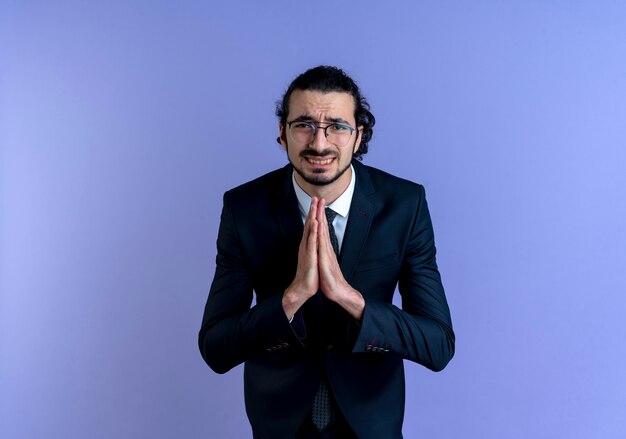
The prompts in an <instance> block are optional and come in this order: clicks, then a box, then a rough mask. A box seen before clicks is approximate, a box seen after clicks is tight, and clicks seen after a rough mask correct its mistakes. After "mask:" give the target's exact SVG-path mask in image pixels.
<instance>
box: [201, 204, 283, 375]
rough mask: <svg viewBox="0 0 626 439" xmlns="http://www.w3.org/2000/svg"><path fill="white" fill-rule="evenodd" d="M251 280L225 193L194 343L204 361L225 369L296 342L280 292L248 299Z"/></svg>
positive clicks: (214, 367)
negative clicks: (211, 270) (254, 301)
mask: <svg viewBox="0 0 626 439" xmlns="http://www.w3.org/2000/svg"><path fill="white" fill-rule="evenodd" d="M252 294H253V287H252V279H251V275H250V269H249V267H248V266H247V263H246V260H245V257H244V253H243V249H242V245H241V242H240V238H239V236H238V233H237V228H236V223H235V220H234V218H233V214H232V210H231V208H230V203H229V197H228V192H227V193H226V194H225V195H224V207H223V209H222V216H221V221H220V227H219V233H218V238H217V257H216V269H215V277H214V278H213V283H212V284H211V289H210V292H209V297H208V299H207V303H206V306H205V310H204V316H203V319H202V327H201V329H200V333H199V337H198V343H199V347H200V352H201V354H202V357H203V358H204V360H205V361H206V363H207V364H208V365H209V366H210V367H211V369H213V370H214V371H215V372H217V373H225V372H227V371H228V370H230V369H231V368H233V367H235V366H237V365H238V364H240V363H242V362H244V361H245V360H246V359H248V358H249V357H250V356H253V355H258V354H262V353H264V352H272V351H276V350H280V349H283V348H285V347H287V346H289V344H290V342H292V341H294V340H293V339H294V334H293V330H292V329H291V327H290V325H289V321H288V320H287V317H286V315H285V313H284V311H283V308H282V294H273V295H271V296H270V297H268V298H266V299H265V300H263V301H262V302H260V303H257V304H256V305H255V306H253V307H250V305H251V304H252Z"/></svg>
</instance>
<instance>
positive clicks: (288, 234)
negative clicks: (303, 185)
mask: <svg viewBox="0 0 626 439" xmlns="http://www.w3.org/2000/svg"><path fill="white" fill-rule="evenodd" d="M292 172H293V170H292V167H291V165H287V166H285V167H284V168H283V169H282V172H281V173H280V178H279V179H278V181H277V185H276V187H275V188H274V194H275V195H274V197H273V200H274V202H273V206H272V209H273V211H274V215H275V217H276V219H277V221H278V224H279V225H280V229H281V231H282V233H283V237H284V238H285V239H286V240H287V242H288V243H289V244H290V245H294V243H295V247H296V254H297V248H298V245H299V244H300V240H301V239H302V232H303V230H304V225H303V224H302V218H300V208H299V207H298V199H297V198H296V193H295V191H294V190H293V183H292V181H291V175H292Z"/></svg>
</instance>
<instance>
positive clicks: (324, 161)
mask: <svg viewBox="0 0 626 439" xmlns="http://www.w3.org/2000/svg"><path fill="white" fill-rule="evenodd" d="M304 159H305V160H306V161H307V163H309V164H311V165H313V166H328V165H330V164H331V163H332V162H333V161H334V160H335V158H334V157H327V158H322V157H304Z"/></svg>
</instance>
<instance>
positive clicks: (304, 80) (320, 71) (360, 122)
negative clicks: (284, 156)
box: [276, 66, 376, 160]
mask: <svg viewBox="0 0 626 439" xmlns="http://www.w3.org/2000/svg"><path fill="white" fill-rule="evenodd" d="M294 90H314V91H321V92H323V93H328V92H333V91H337V92H345V93H350V94H351V95H352V97H353V98H354V119H355V120H356V124H357V126H363V133H362V134H361V145H360V146H359V150H358V151H357V152H355V153H354V157H355V158H357V159H359V160H361V159H362V156H364V155H365V154H367V148H368V142H369V141H370V139H371V138H372V133H373V129H372V128H373V127H374V124H375V123H376V119H375V118H374V115H373V114H372V113H371V112H370V111H369V110H370V106H369V104H368V103H367V100H366V99H365V98H364V97H363V96H362V95H361V91H360V90H359V87H358V86H357V85H356V83H355V82H354V81H353V80H352V78H350V77H349V76H348V75H346V74H345V72H344V71H343V70H341V69H340V68H337V67H333V66H318V67H314V68H312V69H309V70H307V71H306V72H304V73H302V74H301V75H300V76H298V77H297V78H296V79H294V80H293V82H292V83H291V84H290V85H289V88H287V91H286V92H285V94H284V95H283V98H282V100H280V101H278V102H277V103H276V116H278V118H279V119H280V123H281V124H282V125H283V126H285V125H286V123H287V115H288V114H289V99H290V98H291V94H292V93H293V91H294ZM277 140H278V142H279V143H280V138H278V139H277Z"/></svg>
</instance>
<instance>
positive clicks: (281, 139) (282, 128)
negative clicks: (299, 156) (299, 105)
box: [276, 122, 287, 150]
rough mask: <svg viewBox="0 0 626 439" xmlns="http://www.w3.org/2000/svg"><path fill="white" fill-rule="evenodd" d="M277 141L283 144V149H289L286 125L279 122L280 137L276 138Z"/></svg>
mask: <svg viewBox="0 0 626 439" xmlns="http://www.w3.org/2000/svg"><path fill="white" fill-rule="evenodd" d="M276 141H277V142H278V143H280V144H281V145H282V146H283V149H285V150H286V149H287V137H286V134H285V126H284V125H283V124H282V123H280V122H278V137H277V138H276Z"/></svg>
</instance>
